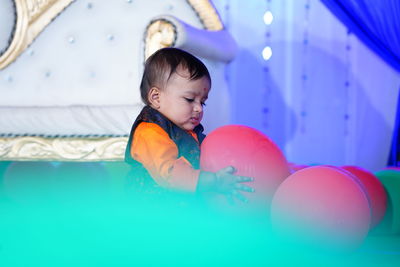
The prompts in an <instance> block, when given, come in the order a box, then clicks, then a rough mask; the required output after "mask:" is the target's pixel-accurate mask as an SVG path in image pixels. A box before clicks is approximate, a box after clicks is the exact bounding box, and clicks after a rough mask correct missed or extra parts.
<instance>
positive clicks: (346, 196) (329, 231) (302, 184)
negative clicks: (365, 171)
mask: <svg viewBox="0 0 400 267" xmlns="http://www.w3.org/2000/svg"><path fill="white" fill-rule="evenodd" d="M370 220H371V211H370V207H369V202H368V198H367V195H366V193H365V192H364V190H363V188H362V187H361V186H360V184H359V183H358V181H357V180H356V178H355V177H354V176H353V175H351V174H349V173H348V172H345V171H343V170H340V169H339V168H334V167H330V166H315V167H309V168H305V169H302V170H299V171H297V172H295V173H293V174H292V175H290V176H289V177H288V178H287V179H286V180H285V181H284V182H283V183H282V184H281V185H280V186H279V188H278V189H277V191H276V193H275V195H274V198H273V200H272V205H271V224H272V227H273V229H274V230H275V231H276V233H277V234H278V235H279V236H281V237H285V238H287V240H290V241H293V242H295V243H297V242H299V243H301V244H305V245H310V246H316V247H319V248H327V249H339V250H342V249H344V250H348V249H354V248H356V247H358V246H359V245H360V244H361V243H362V242H363V240H364V238H365V237H366V235H367V233H368V231H369V225H370Z"/></svg>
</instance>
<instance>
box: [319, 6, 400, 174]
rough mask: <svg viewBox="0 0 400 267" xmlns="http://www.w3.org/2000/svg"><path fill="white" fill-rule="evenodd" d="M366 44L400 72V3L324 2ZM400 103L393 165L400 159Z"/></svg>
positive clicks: (391, 161)
mask: <svg viewBox="0 0 400 267" xmlns="http://www.w3.org/2000/svg"><path fill="white" fill-rule="evenodd" d="M321 2H322V3H324V4H325V6H326V7H327V8H328V9H329V10H330V11H331V12H332V13H333V14H334V15H335V16H336V17H337V18H338V19H339V20H340V21H341V22H342V23H343V24H344V25H346V27H347V28H348V29H349V30H350V31H351V32H352V33H354V34H355V35H356V36H357V37H358V38H359V39H360V40H361V41H362V42H363V43H364V44H366V45H367V46H368V47H369V48H370V49H371V50H373V51H374V52H375V53H376V54H377V55H379V56H380V57H381V58H382V59H383V60H384V61H386V62H387V63H388V64H389V65H390V66H392V67H393V68H394V69H395V70H397V71H399V72H400V0H321ZM399 101H400V93H399ZM399 104H400V102H398V103H397V114H396V123H395V128H394V133H393V139H392V148H391V152H390V155H389V161H388V164H389V165H393V166H397V165H398V164H399V157H400V140H399V138H400V134H399V126H400V121H399V120H400V105H399Z"/></svg>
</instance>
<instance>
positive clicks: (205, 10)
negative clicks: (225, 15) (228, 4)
mask: <svg viewBox="0 0 400 267" xmlns="http://www.w3.org/2000/svg"><path fill="white" fill-rule="evenodd" d="M186 1H187V2H188V3H189V4H190V5H191V6H192V8H193V9H194V11H195V12H196V13H197V15H198V16H199V18H200V20H201V23H202V24H203V26H204V28H205V29H207V30H210V31H220V30H222V29H223V28H224V25H223V24H222V22H221V18H220V17H219V15H218V13H217V10H216V9H215V7H214V6H213V4H212V3H211V2H210V1H209V0H186Z"/></svg>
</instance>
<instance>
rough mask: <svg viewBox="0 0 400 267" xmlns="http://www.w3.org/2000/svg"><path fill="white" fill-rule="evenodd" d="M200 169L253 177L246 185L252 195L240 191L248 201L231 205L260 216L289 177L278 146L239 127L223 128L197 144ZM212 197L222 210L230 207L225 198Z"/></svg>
mask: <svg viewBox="0 0 400 267" xmlns="http://www.w3.org/2000/svg"><path fill="white" fill-rule="evenodd" d="M200 166H201V169H202V170H204V171H210V172H216V171H218V170H220V169H222V168H225V167H227V166H233V167H235V168H236V170H237V172H236V173H235V175H240V176H248V177H253V178H254V181H253V182H249V183H246V184H247V185H248V186H251V187H253V188H254V189H255V192H254V193H247V192H243V195H244V196H245V197H246V198H247V199H248V200H249V202H248V203H244V204H243V203H242V202H240V201H236V205H235V206H236V207H239V209H241V210H242V211H245V210H247V211H251V212H253V211H256V212H258V211H260V212H262V213H264V214H268V213H269V207H270V203H271V199H272V196H273V194H274V193H275V190H276V189H277V188H278V186H279V184H281V183H282V182H283V180H284V179H285V178H286V177H287V176H289V174H290V172H289V167H288V164H287V161H286V158H285V156H284V155H283V153H282V152H281V150H280V149H279V147H278V146H277V145H276V144H275V143H274V142H273V141H272V140H271V139H270V138H268V137H267V136H266V135H264V134H263V133H261V132H260V131H258V130H256V129H253V128H250V127H247V126H241V125H228V126H223V127H220V128H218V129H216V130H214V131H212V132H211V133H210V134H208V136H207V137H206V138H205V140H204V141H203V143H202V145H201V157H200ZM213 197H215V198H218V199H219V200H217V202H219V203H221V202H222V203H223V206H224V207H225V208H226V207H228V208H229V207H230V206H229V204H228V201H227V200H226V198H225V196H222V195H214V196H213ZM214 203H216V202H214ZM226 204H228V205H226Z"/></svg>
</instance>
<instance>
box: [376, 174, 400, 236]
mask: <svg viewBox="0 0 400 267" xmlns="http://www.w3.org/2000/svg"><path fill="white" fill-rule="evenodd" d="M374 174H375V175H376V177H378V179H379V180H380V181H381V183H382V184H383V186H384V188H385V190H386V192H387V197H388V205H387V209H386V214H385V217H384V219H383V221H382V223H381V224H380V225H379V226H378V227H377V228H380V229H379V230H380V232H383V233H389V234H400V171H398V170H394V169H383V170H380V171H377V172H375V173H374Z"/></svg>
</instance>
